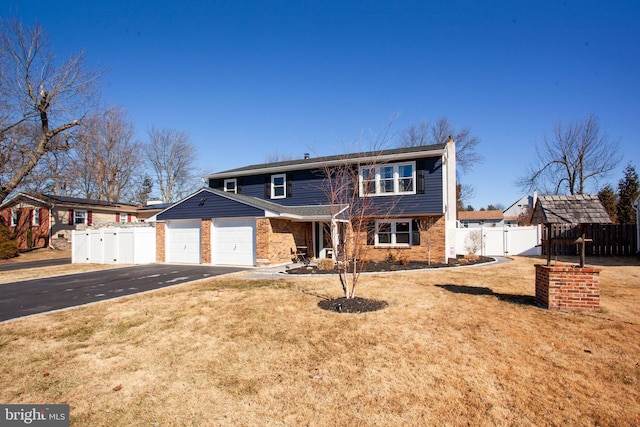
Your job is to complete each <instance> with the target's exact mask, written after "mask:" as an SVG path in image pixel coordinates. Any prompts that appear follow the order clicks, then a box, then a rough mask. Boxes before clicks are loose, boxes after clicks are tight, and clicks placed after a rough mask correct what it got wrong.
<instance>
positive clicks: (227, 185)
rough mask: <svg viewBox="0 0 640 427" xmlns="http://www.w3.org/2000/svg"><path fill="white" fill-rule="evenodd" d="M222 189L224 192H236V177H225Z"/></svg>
mask: <svg viewBox="0 0 640 427" xmlns="http://www.w3.org/2000/svg"><path fill="white" fill-rule="evenodd" d="M224 191H225V192H226V193H234V194H237V193H238V180H237V179H236V178H233V179H225V180H224Z"/></svg>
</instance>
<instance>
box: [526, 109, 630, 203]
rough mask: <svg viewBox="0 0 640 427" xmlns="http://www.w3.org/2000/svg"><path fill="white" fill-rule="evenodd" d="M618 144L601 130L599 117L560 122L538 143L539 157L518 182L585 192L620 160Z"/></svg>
mask: <svg viewBox="0 0 640 427" xmlns="http://www.w3.org/2000/svg"><path fill="white" fill-rule="evenodd" d="M620 159H621V157H620V154H619V144H618V142H617V141H612V140H610V139H609V137H608V136H607V135H606V134H605V133H604V132H603V131H602V130H601V128H600V124H599V122H598V119H597V118H596V117H595V116H594V115H593V114H591V115H590V116H589V117H587V118H586V119H584V120H582V121H580V122H575V123H569V124H566V125H565V124H562V123H561V122H559V123H558V124H557V125H556V126H555V127H554V128H553V133H552V134H551V136H549V137H547V136H545V138H544V141H543V143H542V145H539V146H537V147H536V159H535V161H534V163H532V164H531V165H530V166H529V168H528V170H527V171H526V173H525V174H524V175H523V176H521V177H520V178H519V179H518V181H517V184H518V185H519V186H520V187H521V188H522V189H524V190H526V191H531V190H534V189H538V190H540V191H542V192H543V193H546V194H572V195H573V194H584V192H585V191H587V190H588V186H589V184H590V183H591V182H593V184H597V183H598V179H600V178H604V177H606V176H607V175H608V173H609V172H611V171H612V170H613V169H614V168H615V167H616V166H617V165H618V163H619V162H620Z"/></svg>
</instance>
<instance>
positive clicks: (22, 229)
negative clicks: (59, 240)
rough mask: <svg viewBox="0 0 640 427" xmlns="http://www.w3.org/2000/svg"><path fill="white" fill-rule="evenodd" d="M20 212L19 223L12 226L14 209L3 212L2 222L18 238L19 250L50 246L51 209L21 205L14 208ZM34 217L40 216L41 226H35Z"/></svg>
mask: <svg viewBox="0 0 640 427" xmlns="http://www.w3.org/2000/svg"><path fill="white" fill-rule="evenodd" d="M13 209H14V210H17V212H18V223H17V224H16V225H15V226H12V225H11V213H12V209H4V210H3V211H2V213H1V214H0V215H1V218H2V222H3V223H4V224H5V225H7V226H8V227H9V229H10V230H11V231H12V232H13V233H14V235H15V236H16V241H17V242H18V248H19V249H31V248H46V247H48V246H49V227H50V224H51V222H50V219H49V209H47V208H42V207H40V206H35V205H29V204H26V203H21V204H20V205H17V206H15V207H14V208H13ZM34 215H39V218H40V220H39V224H38V225H34V224H33V218H34Z"/></svg>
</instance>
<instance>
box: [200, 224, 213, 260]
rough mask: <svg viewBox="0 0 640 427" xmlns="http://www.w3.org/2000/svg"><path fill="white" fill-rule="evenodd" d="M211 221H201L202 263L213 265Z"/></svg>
mask: <svg viewBox="0 0 640 427" xmlns="http://www.w3.org/2000/svg"><path fill="white" fill-rule="evenodd" d="M211 226H212V223H211V219H203V220H201V221H200V262H201V263H202V264H211V260H212V258H211Z"/></svg>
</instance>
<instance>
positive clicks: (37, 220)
mask: <svg viewBox="0 0 640 427" xmlns="http://www.w3.org/2000/svg"><path fill="white" fill-rule="evenodd" d="M31 223H32V224H33V225H35V226H38V225H40V209H38V208H36V209H34V210H33V214H32V219H31Z"/></svg>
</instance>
